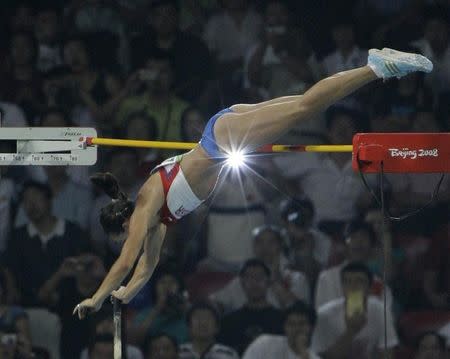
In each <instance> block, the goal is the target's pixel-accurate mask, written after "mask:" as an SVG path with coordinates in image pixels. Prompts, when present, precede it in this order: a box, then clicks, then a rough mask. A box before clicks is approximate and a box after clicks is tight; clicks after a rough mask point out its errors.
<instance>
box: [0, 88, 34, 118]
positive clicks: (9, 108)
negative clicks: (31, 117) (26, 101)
mask: <svg viewBox="0 0 450 359" xmlns="http://www.w3.org/2000/svg"><path fill="white" fill-rule="evenodd" d="M2 91H5V89H1V88H0V98H1V99H2V101H0V116H1V118H0V121H1V125H2V127H27V126H28V122H27V118H26V116H25V112H23V110H22V109H21V108H20V107H19V106H17V105H16V104H14V103H12V102H7V101H3V99H4V98H5V97H7V96H5V95H4V94H3V93H2Z"/></svg>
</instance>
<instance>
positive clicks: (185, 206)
mask: <svg viewBox="0 0 450 359" xmlns="http://www.w3.org/2000/svg"><path fill="white" fill-rule="evenodd" d="M431 70H432V64H431V62H430V61H429V60H428V59H426V58H424V57H422V56H420V55H415V54H406V53H400V52H397V51H394V50H390V49H383V50H371V51H370V52H369V61H368V65H367V66H364V67H360V68H357V69H354V70H349V71H344V72H340V73H338V74H336V75H333V76H331V77H328V78H325V79H323V80H321V81H319V82H318V83H317V84H315V85H314V86H313V87H311V88H310V89H309V90H308V91H307V92H306V93H305V94H303V95H299V96H287V97H281V98H276V99H273V100H270V101H266V102H262V103H259V104H254V105H245V104H239V105H233V106H231V107H230V108H229V109H225V110H222V111H221V112H219V113H218V114H217V115H215V116H214V117H212V118H211V119H210V121H209V122H208V124H207V126H206V128H205V132H204V133H203V137H202V140H201V141H200V142H199V144H198V145H197V146H196V147H195V148H194V149H193V150H192V151H190V152H188V153H186V154H184V155H182V156H179V157H176V158H174V159H171V160H169V161H166V162H164V163H163V164H162V165H160V166H158V167H157V168H156V169H155V170H154V171H153V172H152V175H151V176H150V177H149V179H148V180H147V181H146V182H145V184H144V185H143V186H142V188H141V190H140V192H139V194H138V197H137V199H136V203H135V207H134V211H133V210H131V211H130V210H129V208H125V209H124V210H121V211H117V210H116V211H114V210H112V209H111V210H110V211H112V213H109V214H108V215H107V217H108V218H109V220H111V222H113V223H114V225H116V228H115V230H113V231H112V232H118V230H117V222H118V221H119V223H120V225H121V226H123V227H124V229H125V235H126V240H125V243H124V245H123V248H122V251H121V254H120V256H119V258H118V259H117V260H116V262H115V263H114V265H113V266H112V267H111V269H110V271H109V273H108V275H107V276H106V278H105V279H104V281H103V283H102V284H101V286H100V288H99V289H98V290H97V292H96V293H95V294H94V295H93V297H92V298H89V299H86V300H84V301H83V302H81V303H80V304H79V305H78V306H77V307H75V309H74V313H75V312H78V315H79V317H80V318H83V317H84V316H85V315H86V313H87V312H90V311H97V310H98V309H99V308H100V307H101V305H102V303H103V302H104V300H105V299H106V298H107V297H108V296H109V295H111V294H112V295H113V296H115V297H117V298H118V299H120V300H122V301H123V302H124V303H128V302H129V301H130V300H131V299H132V298H133V297H134V296H135V295H136V294H137V293H138V292H139V290H140V289H141V288H142V287H143V285H144V284H145V283H146V282H147V281H148V280H149V279H150V277H151V275H152V273H153V271H154V269H155V267H156V265H157V263H158V260H159V254H160V250H161V246H162V243H163V241H164V237H165V233H166V225H167V224H170V223H172V222H174V221H176V220H177V219H178V218H180V217H182V216H184V215H186V214H187V213H189V212H190V211H192V210H194V209H195V208H196V207H198V206H199V205H200V203H201V202H202V199H205V198H207V197H208V196H209V195H210V193H211V192H212V190H213V189H214V186H215V183H216V182H217V178H218V176H219V173H220V169H221V167H222V166H220V165H219V166H218V161H222V162H223V161H224V159H225V158H226V153H230V152H231V151H233V150H235V149H236V148H239V149H242V150H243V151H245V152H247V153H248V152H251V151H253V150H255V149H257V148H259V147H261V146H263V145H265V144H270V143H273V142H274V141H276V140H277V139H278V138H279V137H280V136H281V135H283V134H284V133H285V132H287V131H288V130H289V129H291V128H292V127H294V126H296V125H297V124H298V123H299V122H301V121H302V120H304V119H307V118H309V117H311V116H312V115H314V114H316V113H319V112H321V111H323V110H325V109H326V108H327V107H328V106H330V105H332V104H334V103H335V102H337V101H339V100H340V99H342V98H343V97H345V96H347V95H349V94H351V93H352V92H354V91H355V90H357V89H359V88H360V87H362V86H364V85H366V84H367V83H369V82H371V81H374V80H376V79H378V78H383V79H385V78H389V77H398V78H400V77H402V76H404V75H406V74H408V73H410V72H414V71H424V72H430V71H431ZM181 159H182V161H181ZM105 176H107V175H105ZM101 181H102V180H100V182H101ZM111 181H113V179H111V178H104V179H103V182H106V183H108V182H109V185H111V183H110V182H111ZM114 186H115V191H112V192H115V193H114V194H110V195H111V197H113V201H114V200H115V201H121V200H124V196H123V194H121V193H119V192H120V191H119V190H118V187H117V185H116V184H114ZM114 186H113V187H114ZM106 192H107V193H111V189H109V190H106ZM128 203H129V202H128ZM112 206H114V203H113V204H112ZM125 213H129V214H128V215H127V214H125ZM131 213H132V214H131ZM130 215H131V217H130ZM128 218H129V221H128ZM102 224H103V226H104V227H105V223H103V222H102ZM106 226H107V225H106ZM105 229H106V230H107V231H108V229H107V228H105ZM120 229H121V228H120ZM142 249H143V251H142V254H141V255H140V257H139V254H140V253H141V250H142ZM138 257H139V259H138ZM136 260H138V263H137V266H136V268H135V271H134V274H133V276H132V278H131V279H130V281H129V282H128V284H127V285H126V286H125V287H120V289H119V290H116V289H117V288H118V287H119V285H120V284H121V283H122V281H123V280H124V278H125V277H126V276H127V274H128V273H129V272H130V271H131V269H132V268H133V266H134V264H135V262H136Z"/></svg>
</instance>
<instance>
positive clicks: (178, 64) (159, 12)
mask: <svg viewBox="0 0 450 359" xmlns="http://www.w3.org/2000/svg"><path fill="white" fill-rule="evenodd" d="M183 3H184V2H181V1H176V0H157V1H153V2H152V3H151V4H150V5H149V10H148V18H149V23H150V28H149V29H148V30H146V31H145V32H143V33H142V34H139V35H138V36H136V37H135V38H134V39H133V40H132V47H131V52H132V56H133V66H134V68H139V67H142V66H145V62H146V60H147V59H148V58H149V57H154V56H158V55H164V56H167V58H168V59H169V60H170V62H171V63H172V65H173V72H174V85H175V86H174V87H175V88H174V91H175V93H176V94H177V95H178V96H180V97H181V98H183V99H185V100H187V101H189V102H195V101H196V100H197V99H198V98H199V96H201V95H202V93H203V91H204V88H205V85H206V83H207V82H208V80H209V79H210V77H211V74H212V62H211V56H210V54H209V50H208V48H207V47H206V45H205V43H204V42H203V41H202V40H201V39H200V38H198V37H197V36H194V35H193V34H191V33H189V32H185V31H182V30H181V29H180V7H181V6H183ZM197 6H198V5H197ZM197 6H195V8H197ZM186 54H189V56H186Z"/></svg>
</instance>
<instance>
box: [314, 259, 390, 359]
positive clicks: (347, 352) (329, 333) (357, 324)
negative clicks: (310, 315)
mask: <svg viewBox="0 0 450 359" xmlns="http://www.w3.org/2000/svg"><path fill="white" fill-rule="evenodd" d="M341 277H342V284H343V289H344V297H340V298H337V299H334V300H332V301H330V302H328V303H327V304H325V305H323V306H321V307H320V308H319V310H318V312H317V325H316V327H315V330H314V334H313V337H312V344H311V348H312V349H313V350H314V351H315V352H316V353H318V354H319V355H321V356H323V357H324V358H327V359H335V358H336V359H338V358H339V359H344V358H345V359H353V358H359V359H371V358H374V357H376V358H382V357H383V354H385V355H386V356H385V357H386V358H393V348H394V347H395V346H397V344H398V338H397V333H396V331H395V327H394V322H393V318H392V315H391V311H390V310H386V312H385V308H384V306H383V303H382V302H381V301H380V300H379V299H378V298H375V297H373V296H370V295H369V288H370V285H371V283H372V273H371V272H370V271H369V269H368V268H367V267H366V266H365V265H364V264H362V263H358V262H353V263H349V264H347V265H346V266H345V267H344V268H342V270H341ZM385 313H386V323H385V322H384V320H383V318H384V314H385ZM385 326H386V329H387V332H386V339H387V340H386V345H385V335H384V334H385V332H384V329H385ZM374 355H378V356H374Z"/></svg>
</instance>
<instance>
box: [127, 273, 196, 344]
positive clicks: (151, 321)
mask: <svg viewBox="0 0 450 359" xmlns="http://www.w3.org/2000/svg"><path fill="white" fill-rule="evenodd" d="M152 303H154V305H153V306H152V307H151V308H144V309H143V310H141V311H139V312H138V313H136V315H135V316H134V318H130V322H129V326H128V338H129V340H130V342H131V343H134V344H137V345H141V344H142V343H143V342H144V340H145V338H146V336H147V335H157V334H160V333H166V334H169V335H170V336H172V337H174V338H175V339H176V340H177V341H178V343H184V342H185V341H186V340H187V338H188V328H187V325H186V320H185V316H186V311H187V301H186V299H185V297H184V283H183V281H182V279H181V277H180V276H179V274H178V273H176V272H173V271H171V270H169V269H160V271H159V272H156V273H155V278H154V281H153V287H152Z"/></svg>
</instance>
